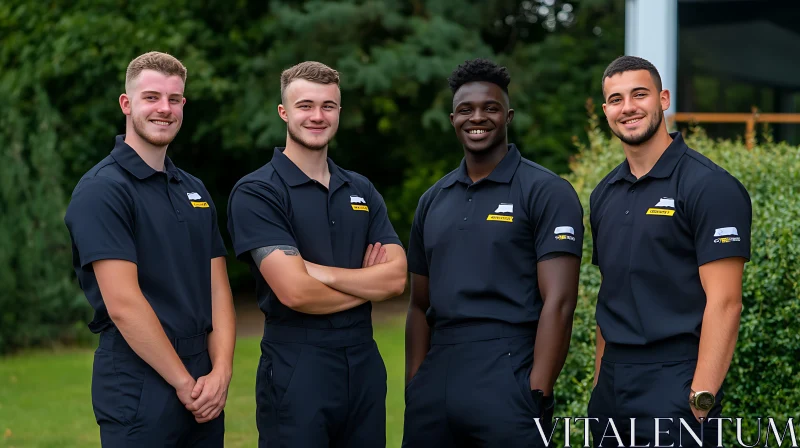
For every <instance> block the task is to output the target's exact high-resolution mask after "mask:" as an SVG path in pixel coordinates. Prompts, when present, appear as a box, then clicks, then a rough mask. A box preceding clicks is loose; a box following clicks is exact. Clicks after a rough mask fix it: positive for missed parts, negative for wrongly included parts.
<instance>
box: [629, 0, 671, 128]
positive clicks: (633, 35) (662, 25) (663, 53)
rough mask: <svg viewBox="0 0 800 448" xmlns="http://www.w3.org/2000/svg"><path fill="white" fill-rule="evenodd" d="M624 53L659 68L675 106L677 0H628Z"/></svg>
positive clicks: (665, 87)
mask: <svg viewBox="0 0 800 448" xmlns="http://www.w3.org/2000/svg"><path fill="white" fill-rule="evenodd" d="M625 54H626V55H629V56H638V57H640V58H644V59H647V60H648V61H650V62H651V63H652V64H653V65H655V66H656V69H658V73H659V74H660V75H661V82H662V84H663V88H664V89H666V90H669V91H670V94H671V98H672V104H671V105H670V108H669V110H668V111H667V112H666V113H667V114H672V113H674V112H675V111H676V110H677V109H676V102H677V99H678V95H677V91H676V89H677V84H678V0H625Z"/></svg>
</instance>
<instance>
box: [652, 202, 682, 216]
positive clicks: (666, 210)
mask: <svg viewBox="0 0 800 448" xmlns="http://www.w3.org/2000/svg"><path fill="white" fill-rule="evenodd" d="M647 214H648V215H658V216H672V215H674V214H675V199H673V198H661V199H660V200H659V201H658V203H657V204H656V205H655V207H650V208H648V209H647Z"/></svg>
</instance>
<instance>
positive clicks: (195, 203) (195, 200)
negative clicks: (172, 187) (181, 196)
mask: <svg viewBox="0 0 800 448" xmlns="http://www.w3.org/2000/svg"><path fill="white" fill-rule="evenodd" d="M186 196H187V197H188V198H189V203H190V204H192V207H194V208H208V202H200V199H203V198H202V197H200V195H199V194H197V193H195V192H194V191H193V192H191V193H186Z"/></svg>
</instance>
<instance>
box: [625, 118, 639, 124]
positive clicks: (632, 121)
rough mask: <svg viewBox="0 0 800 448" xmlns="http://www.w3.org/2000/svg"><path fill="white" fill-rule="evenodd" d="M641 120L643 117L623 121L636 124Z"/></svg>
mask: <svg viewBox="0 0 800 448" xmlns="http://www.w3.org/2000/svg"><path fill="white" fill-rule="evenodd" d="M640 121H642V119H641V118H635V119H633V120H628V121H623V122H622V123H623V124H634V123H638V122H640Z"/></svg>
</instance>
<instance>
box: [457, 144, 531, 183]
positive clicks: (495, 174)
mask: <svg viewBox="0 0 800 448" xmlns="http://www.w3.org/2000/svg"><path fill="white" fill-rule="evenodd" d="M521 159H522V156H521V155H520V153H519V150H518V149H517V147H516V145H514V144H513V143H510V144H509V145H508V152H507V153H506V155H505V156H504V157H503V160H501V161H500V163H498V164H497V166H496V167H494V169H493V170H492V172H491V173H489V175H488V176H486V179H487V180H490V181H492V182H497V183H501V184H507V183H509V182H511V179H512V178H513V177H514V173H515V172H516V171H517V167H518V166H519V162H520V160H521ZM456 182H461V183H463V184H466V185H472V183H473V182H472V179H470V177H469V175H468V174H467V159H466V158H463V159H461V164H460V165H459V167H458V170H456V172H455V173H453V175H452V176H450V177H449V178H448V179H447V180H446V181H445V182H444V183H443V184H442V188H447V187H450V186H451V185H453V184H454V183H456Z"/></svg>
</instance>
